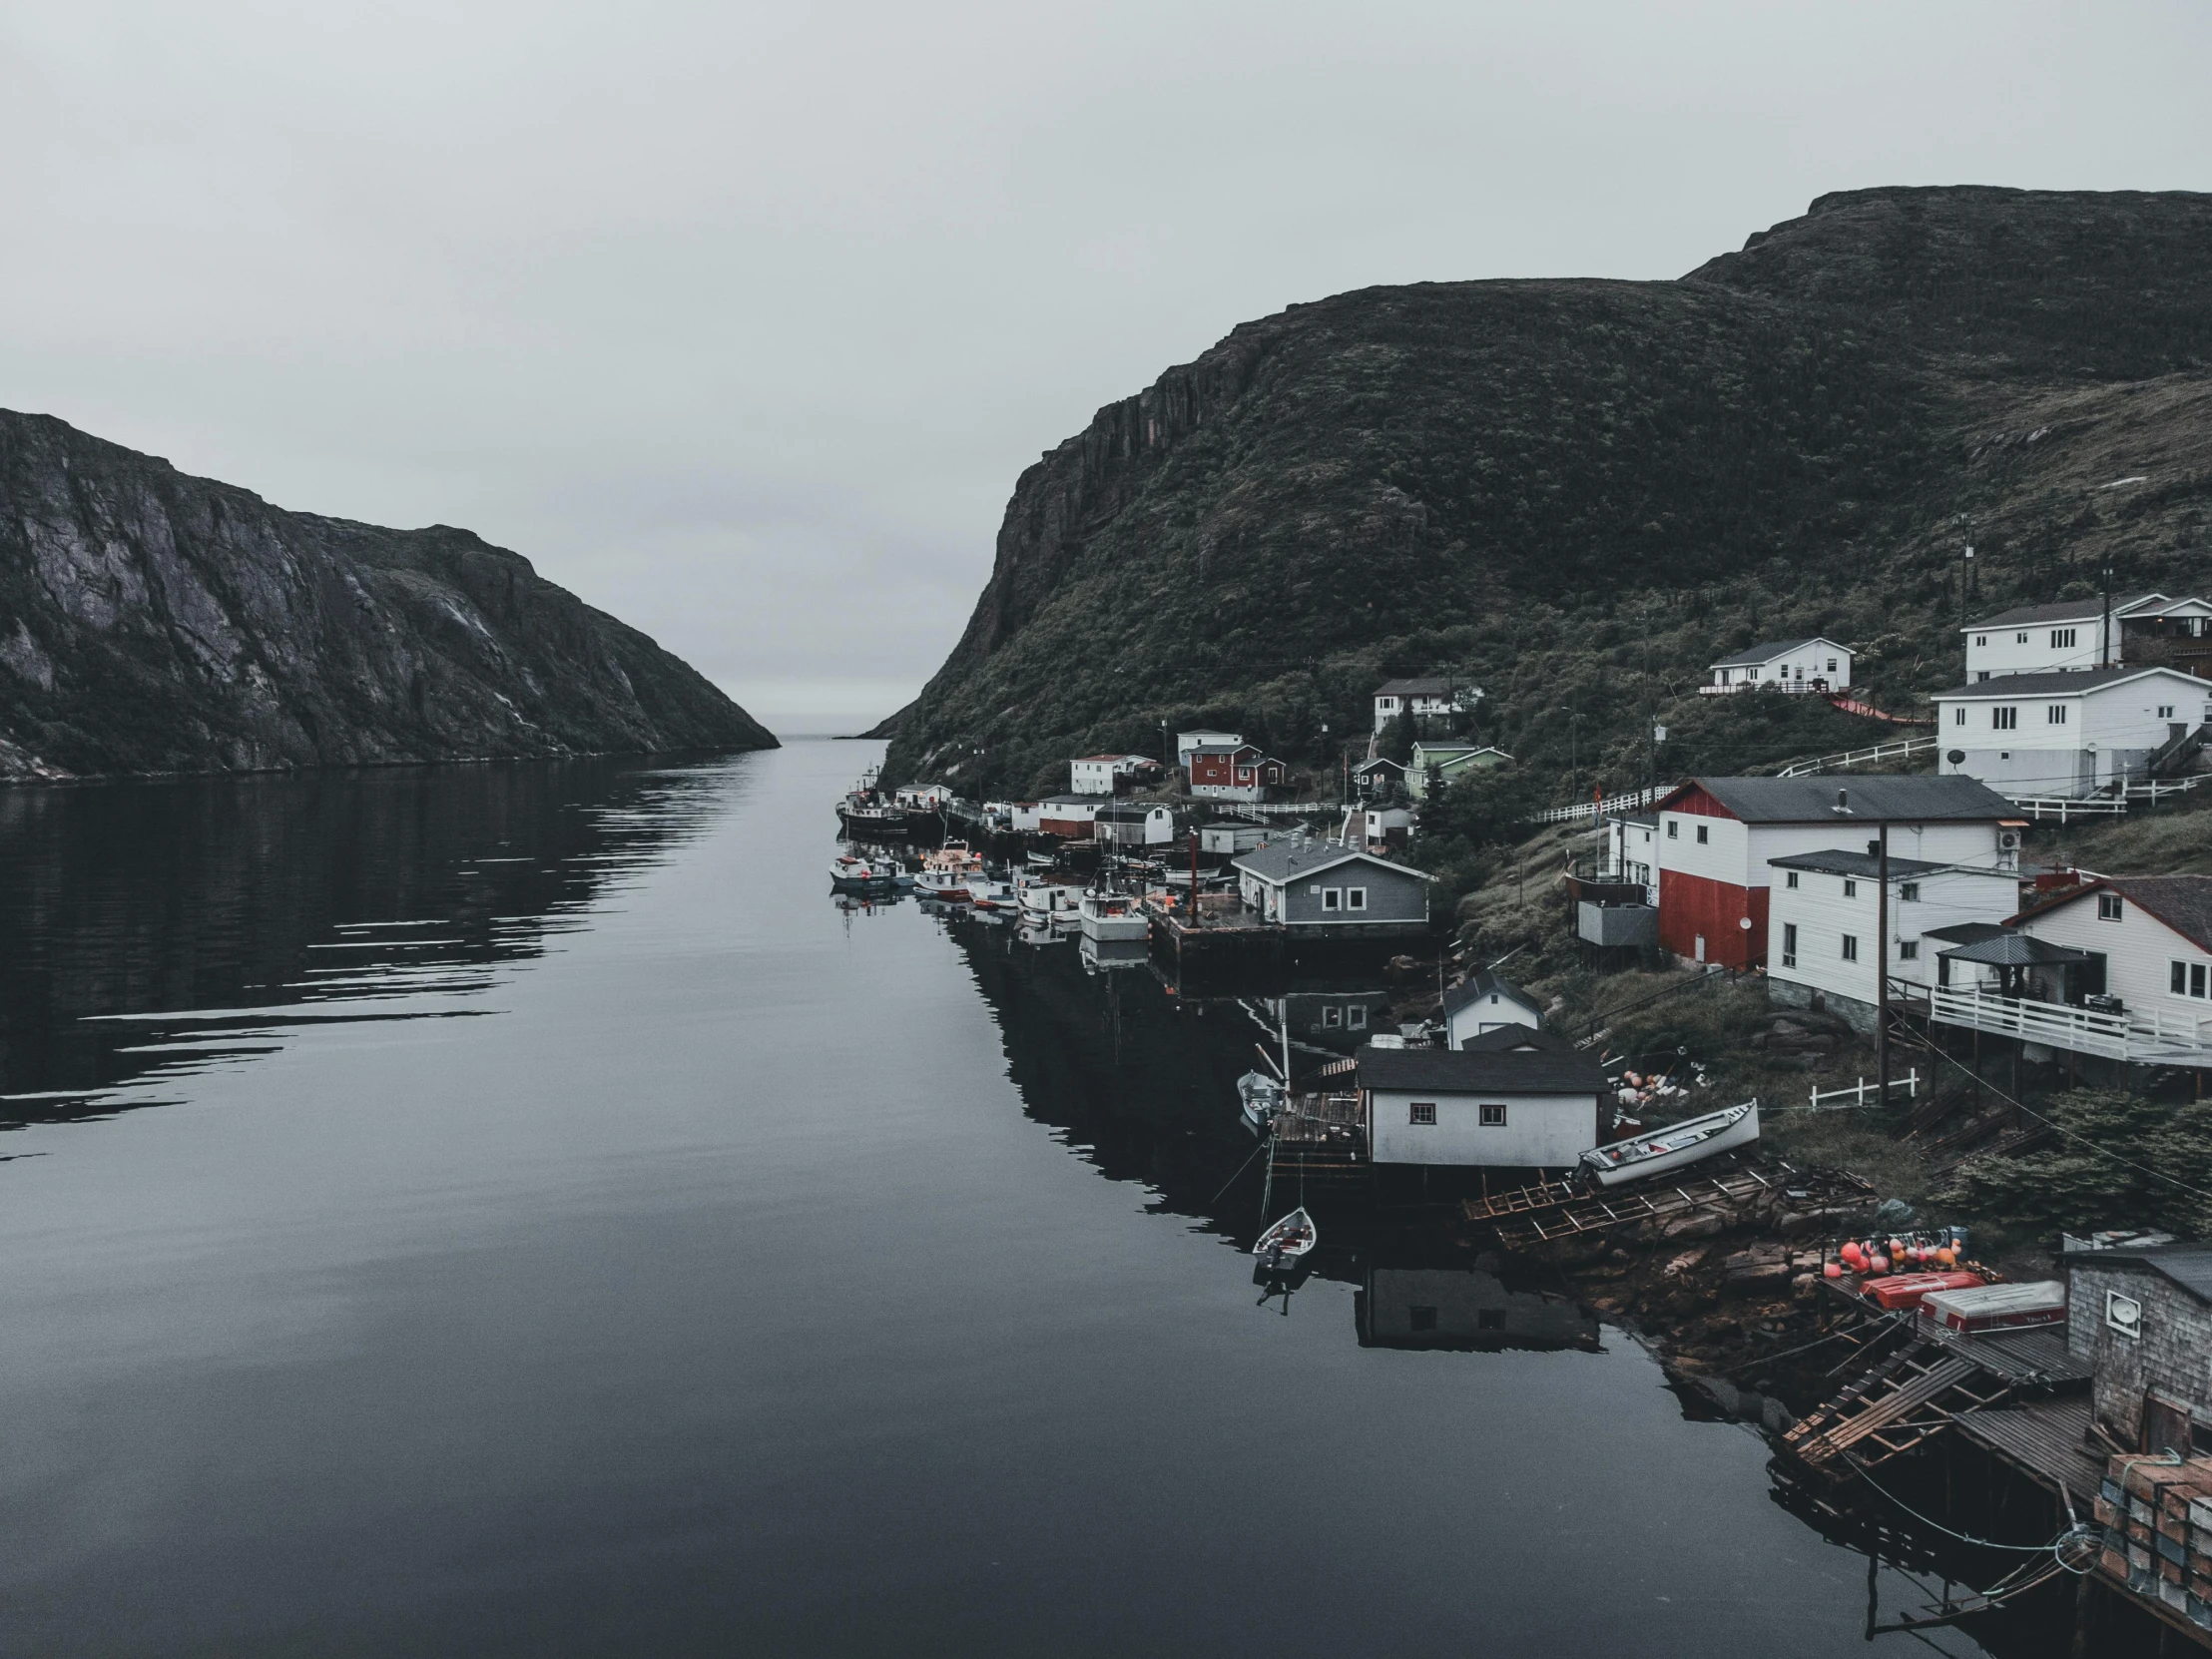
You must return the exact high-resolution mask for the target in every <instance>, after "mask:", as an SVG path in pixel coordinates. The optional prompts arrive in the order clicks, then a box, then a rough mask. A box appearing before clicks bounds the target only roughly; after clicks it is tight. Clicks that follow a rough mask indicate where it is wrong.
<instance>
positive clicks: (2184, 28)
mask: <svg viewBox="0 0 2212 1659" xmlns="http://www.w3.org/2000/svg"><path fill="white" fill-rule="evenodd" d="M2208 63H2212V9H2208V8H2206V7H2203V6H2201V5H2195V4H2173V5H2143V6H2124V5H2111V4H2107V5H2101V6H2095V7H2085V6H2080V5H2078V4H2068V5H2040V6H2039V5H2021V4H1991V5H1973V4H1946V5H1941V6H1929V5H1926V4H1925V3H1919V4H1910V5H1879V4H1872V5H1835V6H1829V7H1825V8H1822V7H1811V6H1787V5H1776V4H1773V3H1771V0H1768V3H1763V4H1757V5H1740V6H1727V5H1705V6H1695V5H1665V6H1655V5H1649V4H1639V5H1620V6H1599V5H1590V6H1580V7H1568V6H1542V7H1530V6H1525V5H1513V6H1496V7H1485V6H1476V5H1471V4H1466V3H1456V4H1436V5H1398V6H1386V5H1372V4H1370V5H1359V6H1354V5H1349V4H1348V5H1337V6H1312V5H1297V4H1287V3H1285V0H1268V3H1266V4H1261V3H1257V0H1255V3H1251V4H1201V3H1194V0H1178V3H1174V4H1160V5H1138V4H1114V5H1104V6H1087V7H1080V8H1079V7H1074V6H1062V7H1055V6H1050V5H1042V4H1038V3H1036V0H1029V3H1027V4H1019V5H1016V4H1003V5H991V4H973V3H965V0H953V3H947V4H940V5H936V6H914V5H911V4H904V5H878V4H847V5H841V6H829V5H819V6H786V7H777V8H765V7H757V6H749V5H744V4H729V3H716V4H697V5H690V4H671V3H660V0H624V3H622V4H619V5H616V4H607V5H598V6H576V5H564V4H560V3H558V0H530V3H529V4H522V3H512V4H506V3H499V4H493V3H477V4H471V3H467V0H439V3H436V4H426V3H414V0H399V3H393V0H379V3H378V4H375V5H373V6H370V5H355V6H334V5H315V4H312V3H309V4H301V3H299V0H261V3H248V0H198V3H197V4H194V5H192V6H189V7H187V6H178V5H175V4H173V3H172V4H162V3H137V4H118V3H107V0H10V3H9V4H8V5H7V7H6V8H5V9H4V10H0V138H4V141H5V145H6V155H7V158H8V164H9V165H8V168H7V173H8V185H7V191H6V195H5V198H4V202H5V211H4V213H0V238H4V239H5V241H4V247H5V253H6V258H5V259H4V260H0V405H5V406H9V407H14V408H20V409H34V410H40V411H44V412H48V413H52V414H57V415H60V416H62V417H63V418H64V419H67V420H69V421H72V422H74V423H75V424H77V425H79V426H82V427H85V428H87V429H88V430H91V431H94V432H97V433H99V434H100V435H102V436H105V437H109V438H113V439H116V440H117V441H120V442H123V443H127V444H130V445H132V446H134V447H137V448H142V449H148V450H152V451H154V452H156V453H159V454H163V455H166V456H168V457H169V458H170V459H171V460H173V461H175V462H176V463H177V464H178V465H179V466H181V467H183V468H185V469H186V470H188V471H192V472H198V473H204V474H208V475H211V476H215V477H219V478H224V479H227V480H229V481H231V482H233V483H238V484H243V485H245V486H246V487H248V488H250V489H254V490H257V491H259V492H260V493H261V494H263V495H265V496H267V497H269V498H270V499H271V500H274V501H277V502H278V503H280V504H282V505H285V506H290V507H299V508H305V509H310V510H314V511H319V512H328V513H336V514H342V515H345V516H350V517H355V518H363V519H368V520H372V521H376V522H382V523H389V524H399V525H414V524H427V523H433V522H443V523H451V524H465V525H467V526H469V527H471V528H473V529H475V530H477V531H480V532H481V533H482V534H484V535H485V536H487V537H489V538H490V539H491V540H493V541H496V542H499V543H502V544H503V545H506V546H509V547H513V548H515V549H517V550H518V551H520V552H523V553H525V554H527V555H529V556H530V557H531V558H532V559H533V560H535V561H536V563H537V565H538V567H539V568H540V569H541V570H543V571H544V572H545V573H546V574H547V575H549V576H551V577H553V578H554V579H556V580H558V581H560V582H563V583H565V584H567V585H568V586H570V587H572V588H574V589H575V590H576V591H577V592H579V593H581V594H582V595H583V596H584V597H585V598H587V599H589V600H591V601H592V602H594V603H596V604H599V605H602V606H605V607H606V608H608V609H610V610H613V611H615V612H616V613H618V614H619V615H621V616H623V617H624V618H625V619H627V620H628V621H630V622H633V623H635V624H636V625H638V626H639V627H641V628H644V629H645V630H646V631H648V632H649V633H652V634H653V635H655V636H656V637H657V638H659V639H660V640H661V642H662V643H663V644H665V645H667V646H669V647H670V648H672V649H673V650H676V651H678V652H680V653H682V654H683V655H684V656H685V657H687V658H689V659H690V660H691V661H692V662H693V663H695V664H697V665H698V666H699V667H700V668H701V669H702V670H704V671H705V672H706V673H707V674H709V675H710V676H712V677H713V678H714V679H716V680H717V681H719V682H720V683H721V684H723V685H724V686H726V687H728V688H729V689H730V690H731V691H732V692H733V693H734V694H735V695H737V696H738V697H739V698H740V700H741V701H744V702H745V703H747V704H748V706H750V707H752V708H753V709H754V710H755V712H756V713H758V714H760V715H762V716H763V718H765V719H767V720H769V721H770V723H771V724H772V725H776V726H778V727H780V728H781V729H783V730H787V731H792V730H809V729H814V730H821V729H825V728H826V727H827V726H830V725H836V724H843V725H848V726H849V725H852V724H856V723H859V722H862V721H865V720H868V719H872V718H874V717H876V716H879V715H881V714H884V713H887V712H888V711H889V710H890V709H891V708H892V707H894V706H895V705H896V704H897V703H899V702H900V701H902V700H903V699H904V698H905V697H907V696H909V695H911V693H912V692H913V691H914V690H915V689H916V688H918V686H919V685H920V683H921V682H922V680H924V679H925V678H926V677H927V676H928V674H929V672H930V671H931V670H932V669H933V668H934V667H935V666H936V664H937V662H938V660H939V659H940V658H941V656H942V655H943V653H944V651H945V649H946V648H947V647H948V646H949V645H950V644H951V643H952V641H953V639H954V638H956V637H957V635H958V632H959V629H960V627H961V625H962V623H963V622H964V621H965V619H966V615H967V611H968V607H969V605H970V604H971V603H972V601H973V599H974V596H975V592H976V589H977V588H978V587H979V586H980V585H981V583H982V580H983V578H984V576H985V575H986V573H987V572H988V571H989V568H990V560H991V548H992V538H993V535H994V533H995V531H996V529H997V524H998V518H999V514H1000V512H1001V510H1002V508H1003V507H1004V504H1005V501H1006V497H1007V495H1008V493H1009V491H1010V490H1011V488H1012V485H1013V482H1014V479H1015V476H1016V475H1017V474H1018V473H1019V472H1020V470H1021V468H1022V467H1023V466H1025V465H1027V464H1028V463H1029V462H1031V461H1033V460H1035V459H1036V457H1037V455H1038V453H1039V451H1041V450H1043V449H1046V448H1049V447H1050V446H1051V445H1053V444H1055V443H1057V442H1058V441H1059V440H1060V439H1061V438H1063V437H1066V436H1067V435H1069V434H1070V433H1072V432H1074V431H1076V430H1077V429H1078V428H1080V427H1081V425H1082V424H1083V423H1084V422H1085V421H1086V420H1087V419H1088V418H1089V417H1090V414H1091V412H1092V410H1093V409H1095V408H1096V407H1097V406H1098V405H1099V404H1101V403H1104V402H1107V401H1109V400H1111V399H1113V398H1115V397H1119V396H1122V395H1125V394H1127V393H1129V392H1132V391H1135V390H1136V389H1138V388H1139V387H1141V386H1143V385H1145V384H1146V383H1148V382H1149V381H1150V380H1151V379H1152V378H1153V377H1154V376H1155V375H1156V374H1157V373H1158V372H1159V371H1160V370H1161V369H1162V368H1164V367H1166V366H1167V365H1168V364H1170V363H1173V362H1178V361H1182V360H1184V359H1187V358H1189V357H1190V356H1192V355H1194V354H1195V353H1197V352H1198V351H1201V350H1203V349H1204V348H1205V347H1206V346H1207V345H1209V344H1211V343H1212V342H1213V341H1214V340H1215V339H1217V338H1218V337H1220V336H1221V335H1222V334H1224V333H1226V332H1227V331H1228V330H1229V328H1230V327H1232V326H1233V325H1234V324H1235V323H1237V322H1239V321H1241V320H1243V319H1245V318H1247V317H1252V316H1258V315H1263V314H1265V313H1267V312H1270V311H1273V310H1276V309H1279V308H1280V307H1282V306H1283V305H1285V304H1288V303H1290V302H1292V301H1295V300H1299V299H1310V298H1316V297H1319V296H1321V295H1322V294H1325V293H1330V292H1335V291H1338V290H1341V289H1344V288H1348V287H1357V286H1363V285H1365V284H1368V283H1371V282H1389V281H1407V280H1420V279H1426V278H1438V279H1445V278H1457V277H1517V276H1559V275H1582V276H1608V277H1672V276H1677V275H1679V274H1680V273H1682V272H1683V271H1685V270H1688V269H1689V268H1690V267H1692V266H1694V265H1696V264H1698V263H1699V262H1701V261H1702V260H1704V259H1706V258H1707V257H1709V256H1711V255H1712V254H1715V253H1718V252H1721V251H1723V250H1726V249H1730V248H1734V247H1737V246H1739V245H1740V244H1741V242H1742V240H1743V238H1744V236H1745V235H1746V233H1748V232H1750V231H1753V230H1757V229H1761V228H1764V227H1765V226H1767V225H1769V224H1772V223H1773V222H1775V221H1777V220H1780V219H1785V218H1789V217H1791V216H1793V215H1796V214H1798V213H1801V212H1802V211H1803V210H1804V208H1805V205H1806V203H1807V202H1808V201H1809V200H1810V199H1811V198H1812V197H1814V196H1816V195H1818V194H1820V193H1821V192H1823V191H1828V190H1837V189H1848V188H1854V187H1859V186H1866V185H1877V184H1938V183H1943V184H1947V183H1981V184H2007V185H2023V186H2041V187H2049V188H2081V189H2123V188H2124V189H2152V190H2157V189H2191V190H2204V189H2208V188H2212V99H2207V98H2206V97H2205V95H2204V82H2205V76H2206V68H2207V65H2208Z"/></svg>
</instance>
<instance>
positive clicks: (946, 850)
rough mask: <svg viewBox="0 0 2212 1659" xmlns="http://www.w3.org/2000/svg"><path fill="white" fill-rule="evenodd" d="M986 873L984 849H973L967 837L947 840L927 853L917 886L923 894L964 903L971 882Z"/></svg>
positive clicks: (917, 890) (920, 894) (918, 890)
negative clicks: (982, 852)
mask: <svg viewBox="0 0 2212 1659" xmlns="http://www.w3.org/2000/svg"><path fill="white" fill-rule="evenodd" d="M982 873H983V858H982V855H981V854H980V853H977V852H971V851H969V850H968V844H967V842H966V841H946V842H945V843H944V845H942V846H940V847H938V848H937V849H936V850H935V851H934V852H929V853H925V854H923V856H922V860H921V874H920V875H918V876H916V877H915V879H914V887H915V891H916V892H917V894H918V895H919V896H920V897H923V898H937V899H943V900H946V901H947V902H950V903H955V904H964V903H966V902H967V899H968V883H969V882H971V881H978V880H980V879H981V878H982Z"/></svg>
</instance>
